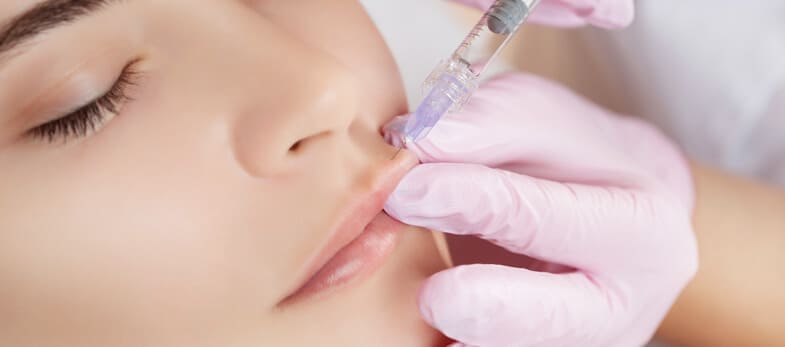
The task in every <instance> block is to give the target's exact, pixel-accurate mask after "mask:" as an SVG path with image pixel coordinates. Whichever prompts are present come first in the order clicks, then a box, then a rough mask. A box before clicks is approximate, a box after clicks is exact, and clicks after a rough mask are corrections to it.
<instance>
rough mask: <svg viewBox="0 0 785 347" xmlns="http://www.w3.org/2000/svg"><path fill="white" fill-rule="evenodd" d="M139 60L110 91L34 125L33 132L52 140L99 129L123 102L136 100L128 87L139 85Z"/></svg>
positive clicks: (33, 135) (130, 66)
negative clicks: (61, 115)
mask: <svg viewBox="0 0 785 347" xmlns="http://www.w3.org/2000/svg"><path fill="white" fill-rule="evenodd" d="M136 63H137V62H136V61H133V62H131V63H129V64H128V65H126V67H125V68H124V69H123V71H122V72H121V73H120V76H119V77H118V78H117V80H116V81H115V82H114V85H112V87H111V88H110V89H109V91H107V92H106V94H104V95H103V96H101V97H99V98H98V99H95V100H93V101H91V102H90V103H88V104H87V105H84V106H82V107H80V108H79V109H77V110H76V111H73V112H71V113H70V114H67V115H65V116H63V117H60V118H58V119H55V120H53V121H50V122H48V123H45V124H42V125H39V126H37V127H35V128H33V129H31V130H30V131H29V134H30V136H32V137H33V138H34V139H38V140H45V141H46V142H49V143H52V142H54V141H55V140H58V139H62V140H63V141H68V140H70V139H72V138H76V139H79V138H82V137H85V136H87V135H88V134H91V133H93V132H95V131H96V130H98V128H100V127H101V126H102V125H103V124H104V123H105V122H106V121H107V118H109V117H110V116H112V115H114V116H116V115H117V114H118V113H119V111H120V108H121V107H122V106H123V105H125V104H126V103H127V102H129V101H132V99H131V98H130V97H129V96H128V88H129V87H132V86H135V85H136V82H137V79H138V77H139V72H138V71H137V70H136V69H135V65H136Z"/></svg>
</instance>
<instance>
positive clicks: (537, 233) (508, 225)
mask: <svg viewBox="0 0 785 347" xmlns="http://www.w3.org/2000/svg"><path fill="white" fill-rule="evenodd" d="M638 204H639V202H637V201H636V200H635V196H634V195H633V193H631V192H628V191H626V190H622V189H615V188H606V187H595V186H584V185H578V184H562V183H558V182H552V181H547V180H541V179H537V178H533V177H528V176H524V175H519V174H516V173H512V172H509V171H504V170H498V169H491V168H488V167H484V166H480V165H474V164H446V163H444V164H442V163H439V164H423V165H420V166H418V167H416V168H414V169H413V170H412V171H411V172H410V173H409V174H408V175H407V176H406V177H405V178H404V179H403V181H402V182H401V183H400V184H399V186H398V188H397V190H396V191H395V192H393V194H392V195H391V196H390V198H389V199H388V201H387V203H386V205H385V211H387V213H388V214H389V215H390V216H392V217H394V218H396V219H398V220H400V221H402V222H404V223H406V224H410V225H417V226H421V227H424V228H428V229H431V230H439V231H442V232H446V233H450V234H456V235H475V236H478V237H481V238H483V239H486V240H489V241H491V242H492V243H494V244H497V245H499V246H501V247H504V248H506V249H508V250H510V251H511V252H515V253H519V254H525V255H527V256H530V257H533V258H537V259H540V260H544V261H547V262H552V263H558V264H564V265H567V266H572V267H574V268H580V269H585V270H587V271H602V270H605V271H607V270H608V269H609V268H610V267H614V266H623V265H624V264H616V265H614V264H607V263H604V262H603V260H602V259H604V258H602V257H596V256H594V255H596V254H607V252H614V254H617V255H618V256H617V257H615V259H619V258H622V259H623V258H624V256H633V255H632V254H630V255H626V254H623V252H627V251H629V250H632V249H637V248H635V247H630V246H629V243H630V242H633V241H631V240H639V241H634V242H636V243H637V242H645V241H646V240H649V239H650V237H645V235H644V236H643V237H642V236H641V235H636V234H632V233H629V232H627V230H628V228H627V227H630V226H635V225H638V224H637V223H647V222H648V221H647V220H646V218H645V215H643V216H637V215H639V214H640V213H638V214H636V213H635V211H633V210H634V209H635V208H637V206H638ZM617 223H618V224H617ZM619 224H620V225H622V226H621V227H619ZM599 226H602V227H599ZM633 230H635V229H633ZM625 242H626V243H627V245H626V246H625V247H622V246H623V245H625ZM635 256H646V255H645V254H637V255H635Z"/></svg>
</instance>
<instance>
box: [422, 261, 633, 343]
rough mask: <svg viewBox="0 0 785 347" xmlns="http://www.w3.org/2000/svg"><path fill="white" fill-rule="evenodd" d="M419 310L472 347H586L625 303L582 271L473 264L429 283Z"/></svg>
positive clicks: (431, 323) (447, 334)
mask: <svg viewBox="0 0 785 347" xmlns="http://www.w3.org/2000/svg"><path fill="white" fill-rule="evenodd" d="M609 301H614V302H609ZM419 307H420V312H421V314H422V316H423V318H424V319H425V320H426V321H427V322H428V323H429V324H430V325H432V326H433V327H435V328H436V329H438V330H440V331H441V332H442V333H444V334H445V335H446V336H448V337H450V338H452V339H455V340H458V341H461V342H463V343H467V344H470V345H476V346H580V345H582V344H581V342H582V341H584V342H585V341H586V338H587V337H593V335H595V334H597V333H598V332H601V331H603V326H604V324H606V323H607V321H608V319H609V318H611V317H610V316H611V312H610V311H609V310H610V309H611V308H615V309H616V310H618V311H619V312H622V311H623V310H624V302H623V301H622V300H619V299H618V298H615V297H614V296H613V295H609V293H607V291H605V290H603V288H600V287H599V285H598V283H597V282H595V281H593V280H592V279H590V278H589V277H588V276H587V275H585V274H583V273H579V272H574V273H569V274H560V275H556V274H550V273H541V272H532V271H529V270H525V269H518V268H512V267H506V266H500V265H468V266H461V267H457V268H453V269H449V270H446V271H443V272H440V273H438V274H436V275H434V276H432V277H431V278H430V279H428V280H427V281H426V283H425V285H424V286H423V288H422V290H421V291H420V296H419ZM633 345H634V344H629V346H633ZM639 345H640V344H639Z"/></svg>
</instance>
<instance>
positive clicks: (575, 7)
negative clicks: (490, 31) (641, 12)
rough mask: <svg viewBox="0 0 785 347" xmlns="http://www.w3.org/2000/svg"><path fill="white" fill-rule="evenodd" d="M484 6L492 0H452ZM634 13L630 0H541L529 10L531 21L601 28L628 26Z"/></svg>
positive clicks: (469, 4) (473, 5) (482, 7)
mask: <svg viewBox="0 0 785 347" xmlns="http://www.w3.org/2000/svg"><path fill="white" fill-rule="evenodd" d="M454 1H455V2H458V3H462V4H465V5H468V6H471V7H475V8H478V9H480V10H487V9H488V8H489V7H490V6H491V5H492V4H493V3H495V2H496V0H454ZM634 17H635V5H634V1H633V0H542V3H540V5H538V7H537V9H535V10H534V13H532V18H531V20H532V22H535V23H540V24H547V25H554V26H562V27H574V26H581V25H585V24H587V23H588V24H591V25H595V26H598V27H602V28H608V29H610V28H620V27H625V26H628V25H629V24H630V23H632V20H633V18H634Z"/></svg>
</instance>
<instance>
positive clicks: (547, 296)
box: [386, 74, 697, 347]
mask: <svg viewBox="0 0 785 347" xmlns="http://www.w3.org/2000/svg"><path fill="white" fill-rule="evenodd" d="M409 149H410V150H412V151H413V152H414V153H415V154H417V156H418V157H419V158H420V160H421V161H422V162H423V163H424V164H422V165H420V166H418V167H416V168H415V169H414V170H413V171H412V172H411V173H410V174H409V175H408V176H407V177H406V178H405V179H404V180H403V181H402V182H401V184H400V186H399V188H398V190H397V191H396V192H395V193H394V194H393V195H392V197H391V198H390V200H389V202H388V203H387V206H386V210H387V212H388V213H389V214H390V215H391V216H393V217H395V218H397V219H399V220H401V221H403V222H405V223H408V224H412V225H418V226H423V227H427V228H431V229H433V230H440V231H444V232H447V233H452V234H458V235H476V236H478V237H482V238H485V239H487V240H490V241H491V242H494V243H496V244H498V245H501V246H503V247H505V248H507V249H508V250H510V251H512V252H516V253H519V254H525V255H528V256H530V257H533V258H536V259H539V260H542V261H545V262H550V263H554V264H561V265H566V266H568V267H570V268H574V269H575V270H574V271H570V272H567V273H561V274H552V273H544V272H534V271H530V270H527V269H520V268H511V267H504V266H496V265H469V266H461V267H457V268H454V269H450V270H447V271H444V272H442V273H439V274H436V275H434V276H433V277H432V278H430V279H429V280H428V281H427V282H426V284H425V285H424V287H423V290H422V293H421V296H420V309H421V311H422V314H423V316H424V317H425V319H426V320H427V321H428V322H429V323H430V324H432V325H433V326H434V327H436V328H438V329H439V330H441V331H442V332H444V333H445V334H446V335H447V336H449V337H451V338H453V339H455V340H458V341H461V342H462V343H465V344H467V345H471V346H483V347H485V346H549V347H550V346H604V347H612V346H620V347H629V346H641V345H644V344H645V343H646V342H647V341H648V340H649V339H650V338H651V336H652V335H653V333H654V331H655V329H656V328H657V326H658V325H659V323H660V321H661V320H662V319H663V318H664V316H665V314H666V312H667V311H668V309H669V308H670V306H671V305H672V303H673V302H674V300H675V299H676V297H677V296H678V294H679V293H680V292H681V290H682V289H683V287H684V286H685V285H686V284H687V282H688V281H689V280H690V279H691V278H692V277H693V275H694V274H695V272H696V269H697V250H696V242H695V238H694V235H693V231H692V227H691V223H690V220H691V210H692V205H693V199H694V192H693V187H692V180H691V174H690V171H689V168H688V165H687V162H686V161H685V160H684V158H683V157H682V156H681V154H680V152H679V151H678V150H677V149H676V148H675V146H673V145H672V144H671V142H669V141H668V140H667V139H666V138H665V137H664V136H663V135H662V134H661V133H660V132H658V131H657V130H656V129H655V128H653V127H652V126H650V125H648V124H645V123H643V122H641V121H639V120H636V119H633V118H629V117H620V116H617V115H615V114H611V113H610V112H608V111H605V110H603V109H601V108H599V107H597V106H595V105H594V104H592V103H590V102H588V101H586V100H584V99H583V98H581V97H579V96H576V95H575V94H573V93H572V92H570V91H569V90H567V89H565V88H563V87H561V86H558V85H556V84H554V83H552V82H549V81H546V80H543V79H540V78H537V77H533V76H528V75H520V74H517V75H509V76H506V77H502V78H498V79H495V80H492V81H491V82H489V83H487V84H485V85H484V86H482V87H481V88H480V89H479V90H478V91H477V93H476V94H475V95H474V97H473V98H472V99H471V100H470V101H469V103H468V104H467V105H466V106H465V108H464V109H463V111H462V112H458V113H453V114H448V115H446V116H445V117H444V119H442V121H441V122H440V123H439V124H438V125H437V126H436V127H435V128H434V129H433V131H432V132H431V133H430V135H429V136H428V137H427V138H425V139H424V140H423V141H421V142H419V143H417V144H414V145H411V146H410V148H409Z"/></svg>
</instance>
